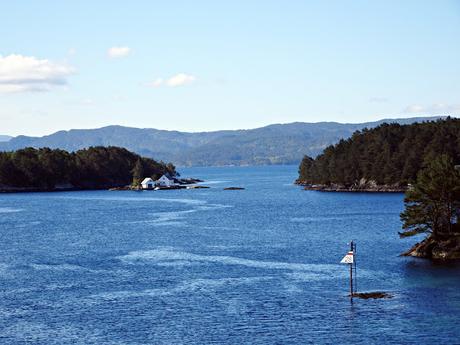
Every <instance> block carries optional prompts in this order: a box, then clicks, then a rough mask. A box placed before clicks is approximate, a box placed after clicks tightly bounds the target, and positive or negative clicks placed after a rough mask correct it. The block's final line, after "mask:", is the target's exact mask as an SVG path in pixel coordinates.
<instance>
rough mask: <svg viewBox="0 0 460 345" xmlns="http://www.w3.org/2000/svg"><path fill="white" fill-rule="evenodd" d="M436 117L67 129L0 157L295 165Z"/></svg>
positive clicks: (20, 140)
mask: <svg viewBox="0 0 460 345" xmlns="http://www.w3.org/2000/svg"><path fill="white" fill-rule="evenodd" d="M439 118H441V117H440V116H436V117H418V118H405V119H384V120H380V121H376V122H366V123H357V124H350V123H337V122H317V123H304V122H295V123H289V124H274V125H269V126H266V127H261V128H256V129H248V130H224V131H215V132H200V133H188V132H178V131H166V130H158V129H149V128H131V127H122V126H108V127H103V128H98V129H72V130H69V131H59V132H56V133H54V134H51V135H46V136H43V137H28V136H23V135H20V136H17V137H14V138H12V139H10V140H8V141H6V142H0V151H9V150H17V149H20V148H24V147H35V148H38V147H50V148H60V149H64V150H68V151H75V150H78V149H82V148H86V147H90V146H120V147H125V148H127V149H128V150H131V151H134V152H136V153H138V154H141V155H143V156H146V157H152V158H155V159H157V160H163V161H166V162H172V163H174V164H175V165H177V166H223V165H270V164H298V163H299V162H300V161H301V159H302V157H303V155H305V154H307V155H309V156H316V155H317V154H319V153H320V152H321V151H322V150H323V149H324V148H326V147H327V146H329V145H331V144H334V143H336V142H338V141H339V140H340V139H342V138H348V137H350V136H351V134H353V132H355V131H356V130H360V129H363V128H373V127H376V126H378V125H380V124H382V123H384V122H388V123H394V122H396V123H399V124H409V123H414V122H422V121H428V120H437V119H439Z"/></svg>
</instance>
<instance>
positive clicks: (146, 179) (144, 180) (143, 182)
mask: <svg viewBox="0 0 460 345" xmlns="http://www.w3.org/2000/svg"><path fill="white" fill-rule="evenodd" d="M149 182H153V180H152V179H151V178H150V177H146V178H145V179H143V180H142V182H141V184H145V183H149Z"/></svg>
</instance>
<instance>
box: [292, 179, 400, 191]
mask: <svg viewBox="0 0 460 345" xmlns="http://www.w3.org/2000/svg"><path fill="white" fill-rule="evenodd" d="M295 184H297V185H300V186H302V187H304V189H305V190H314V191H320V192H357V193H404V192H405V191H406V190H407V188H408V187H407V186H401V185H399V184H392V185H388V184H384V185H381V184H380V185H379V184H377V183H376V182H375V181H367V180H365V179H361V180H359V181H358V182H356V183H354V184H352V185H345V184H339V183H331V184H312V183H308V182H306V181H301V180H297V181H295Z"/></svg>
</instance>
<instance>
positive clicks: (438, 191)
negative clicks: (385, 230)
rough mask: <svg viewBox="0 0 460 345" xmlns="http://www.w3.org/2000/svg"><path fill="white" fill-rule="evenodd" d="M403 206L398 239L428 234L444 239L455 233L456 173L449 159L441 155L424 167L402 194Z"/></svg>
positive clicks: (459, 186)
mask: <svg viewBox="0 0 460 345" xmlns="http://www.w3.org/2000/svg"><path fill="white" fill-rule="evenodd" d="M404 203H405V207H406V208H405V210H404V212H402V213H401V220H402V221H403V222H404V224H403V229H404V230H405V231H403V232H400V233H399V235H400V236H401V237H406V236H413V235H416V234H420V233H428V234H431V236H433V237H434V238H440V237H442V238H444V237H449V236H451V235H452V234H453V233H454V232H456V231H458V218H459V212H460V172H459V171H458V170H456V169H455V167H454V164H453V160H452V158H450V157H449V156H448V155H441V156H439V157H437V158H435V159H433V160H432V161H431V162H430V163H428V164H427V166H426V168H424V169H422V170H421V171H420V172H419V174H418V176H417V181H416V183H415V184H414V185H413V186H411V188H409V190H408V191H407V192H406V197H405V200H404Z"/></svg>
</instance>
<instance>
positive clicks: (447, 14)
mask: <svg viewBox="0 0 460 345" xmlns="http://www.w3.org/2000/svg"><path fill="white" fill-rule="evenodd" d="M0 23H1V24H0V28H1V40H0V55H1V57H0V123H1V125H0V134H10V135H18V134H27V135H43V134H49V133H52V132H54V131H57V130H60V129H70V128H95V127H101V126H105V125H110V124H120V125H127V126H133V127H154V128H160V129H177V130H186V131H208V130H217V129H235V128H254V127H259V126H263V125H267V124H270V123H287V122H294V121H305V122H318V121H339V122H363V121H372V120H376V119H381V118H387V117H390V118H391V117H393V118H394V117H411V116H418V115H434V114H451V115H454V116H455V115H457V116H458V115H460V78H459V77H460V1H315V2H314V1H269V0H264V1H257V0H252V1H236V0H233V1H226V2H223V1H199V0H197V1H169V2H165V1H161V2H160V1H131V2H126V1H73V2H70V1H9V2H5V3H4V4H2V10H1V12H0Z"/></svg>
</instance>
